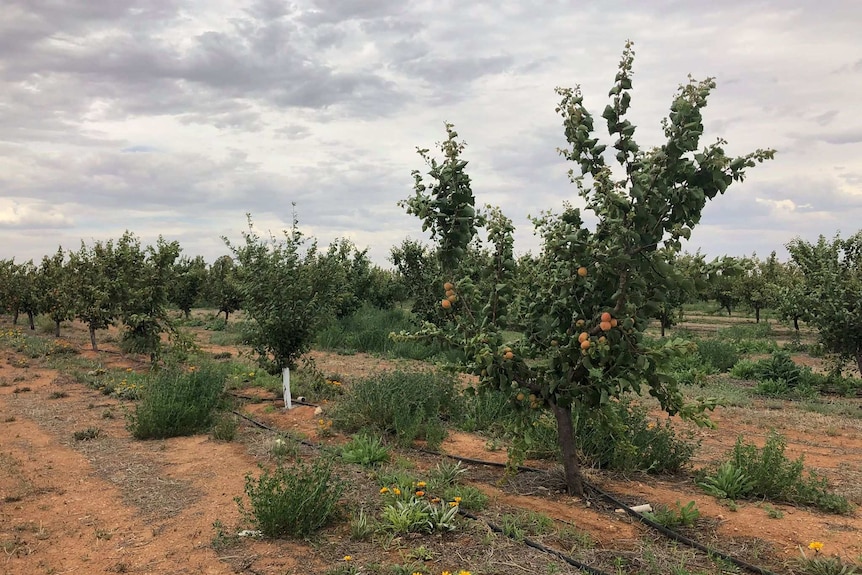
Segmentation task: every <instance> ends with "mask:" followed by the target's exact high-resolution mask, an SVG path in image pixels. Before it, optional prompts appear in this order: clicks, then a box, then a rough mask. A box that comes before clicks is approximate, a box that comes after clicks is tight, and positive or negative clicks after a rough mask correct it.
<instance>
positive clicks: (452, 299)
mask: <svg viewBox="0 0 862 575" xmlns="http://www.w3.org/2000/svg"><path fill="white" fill-rule="evenodd" d="M446 300H447V301H450V302H452V303H455V302H456V301H458V296H456V295H455V294H452V295H450V296H448V297H447V298H446Z"/></svg>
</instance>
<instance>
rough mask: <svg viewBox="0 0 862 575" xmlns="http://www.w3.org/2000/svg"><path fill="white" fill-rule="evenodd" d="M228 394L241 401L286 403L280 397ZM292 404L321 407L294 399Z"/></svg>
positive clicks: (229, 392)
mask: <svg viewBox="0 0 862 575" xmlns="http://www.w3.org/2000/svg"><path fill="white" fill-rule="evenodd" d="M227 394H228V395H230V396H231V397H236V398H239V399H248V400H250V401H260V402H263V401H284V400H283V399H282V398H280V397H269V398H268V397H256V396H254V395H243V394H241V393H234V392H232V391H228V392H227ZM291 402H292V403H296V404H298V405H305V406H308V407H320V406H319V405H317V404H316V403H309V402H307V401H304V400H302V399H292V400H291Z"/></svg>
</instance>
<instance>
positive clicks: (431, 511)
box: [428, 501, 458, 533]
mask: <svg viewBox="0 0 862 575" xmlns="http://www.w3.org/2000/svg"><path fill="white" fill-rule="evenodd" d="M457 516H458V505H449V504H448V503H446V502H445V501H440V502H438V503H436V504H434V503H428V524H429V526H430V530H431V531H432V532H438V533H444V532H447V531H454V530H455V529H456V528H457V527H458V525H457V523H456V522H455V518H456V517H457Z"/></svg>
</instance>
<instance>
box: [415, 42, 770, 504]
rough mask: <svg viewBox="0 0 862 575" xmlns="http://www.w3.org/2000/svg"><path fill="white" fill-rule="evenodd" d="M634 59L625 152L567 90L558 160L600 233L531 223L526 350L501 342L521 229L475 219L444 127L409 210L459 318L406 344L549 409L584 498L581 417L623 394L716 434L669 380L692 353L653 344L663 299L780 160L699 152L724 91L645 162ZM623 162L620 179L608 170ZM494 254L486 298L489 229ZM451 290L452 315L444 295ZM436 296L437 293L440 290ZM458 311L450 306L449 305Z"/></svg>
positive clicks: (614, 120)
mask: <svg viewBox="0 0 862 575" xmlns="http://www.w3.org/2000/svg"><path fill="white" fill-rule="evenodd" d="M633 60H634V52H633V50H632V45H631V43H627V44H626V47H625V50H624V52H623V56H622V60H621V62H620V65H619V70H618V72H617V75H616V79H615V82H614V85H613V87H612V88H611V90H610V98H611V103H610V104H608V105H607V106H606V107H605V109H604V112H603V113H602V116H601V117H602V118H603V119H604V120H605V121H606V123H607V128H608V133H609V135H610V138H611V141H613V142H614V143H613V144H612V146H611V147H610V148H609V147H608V146H607V145H604V144H601V143H599V139H598V138H597V137H595V136H594V134H593V133H594V131H595V130H594V117H593V115H592V114H591V113H590V112H589V111H588V110H587V108H586V107H585V106H584V103H583V96H582V94H581V91H580V89H579V88H575V89H569V88H558V89H557V93H558V95H559V96H560V98H561V100H560V103H559V105H558V107H557V112H558V113H559V114H560V115H561V116H562V120H563V129H564V134H565V138H566V141H567V142H568V146H567V147H566V148H564V149H561V150H559V152H560V154H561V155H562V156H563V157H565V158H566V159H567V160H569V161H571V162H573V163H574V164H575V168H573V169H572V170H570V172H569V175H570V178H571V180H572V182H573V183H574V184H575V185H576V186H577V188H578V195H579V196H580V197H581V198H582V201H583V202H584V203H585V208H586V209H587V210H589V211H591V212H593V213H594V214H595V216H596V217H597V220H598V222H597V223H596V224H595V226H594V227H592V228H590V227H588V226H587V225H585V223H584V220H583V219H582V216H581V210H580V209H578V208H576V207H574V206H573V205H571V204H568V203H567V204H566V205H565V206H564V208H563V210H562V212H561V213H558V214H556V213H551V212H545V213H544V214H542V215H541V216H540V217H537V218H534V219H533V222H534V225H535V226H536V230H537V233H538V234H539V235H540V236H541V238H542V243H543V248H542V252H541V253H540V254H539V256H538V260H537V263H536V265H537V266H538V269H539V272H538V273H536V274H535V276H534V277H535V278H536V282H535V285H533V286H532V290H533V296H532V298H530V301H529V303H528V305H527V306H526V311H525V312H524V313H525V314H526V317H525V318H519V321H523V322H524V323H525V325H526V330H525V332H524V336H523V338H522V339H521V340H520V341H519V342H514V343H512V342H510V343H509V344H508V345H507V344H506V342H504V340H503V334H502V327H503V326H505V325H506V322H507V318H506V315H507V309H508V303H509V301H510V300H511V299H512V293H513V290H512V281H513V277H514V275H513V274H514V270H515V268H516V266H515V261H514V257H513V254H512V233H513V227H512V223H511V221H510V220H509V219H508V218H506V217H505V216H504V215H503V214H502V213H501V212H500V211H499V210H497V209H492V210H490V211H487V212H481V213H480V212H477V210H476V207H475V197H474V195H473V192H472V189H471V183H470V178H469V176H468V175H467V174H466V172H465V167H466V165H467V162H466V161H464V160H462V159H461V154H462V152H463V150H464V144H463V143H462V142H460V141H459V140H458V134H457V133H456V132H455V130H454V128H453V127H452V126H451V125H449V124H447V125H446V129H447V134H448V137H447V139H446V140H445V141H444V142H443V143H442V144H441V146H440V148H441V151H442V153H443V155H444V158H443V160H442V161H438V160H436V159H435V158H432V157H431V156H430V154H429V152H428V150H419V153H420V154H421V155H422V157H423V158H424V159H425V161H426V163H427V164H428V166H429V168H430V169H429V172H428V178H426V177H425V176H424V175H423V174H421V173H419V172H414V179H415V184H414V194H413V196H411V197H410V198H409V199H407V200H405V201H403V202H402V205H403V206H404V207H405V209H406V210H407V212H408V213H410V214H413V215H416V216H417V217H419V218H420V219H421V220H422V222H423V229H425V230H430V232H431V236H432V239H433V240H434V241H435V242H436V246H437V253H438V256H439V260H440V263H441V268H442V271H443V273H444V278H441V282H440V284H439V287H438V288H436V289H438V290H442V291H441V292H440V295H439V297H440V299H439V300H438V301H440V302H441V304H440V305H441V307H443V306H445V307H446V310H445V312H444V313H446V314H449V316H450V320H451V321H449V322H447V323H445V324H443V325H442V326H439V327H438V326H434V325H430V324H429V325H427V326H426V327H425V329H424V330H422V331H420V332H417V333H415V334H411V335H409V336H408V335H405V337H423V338H436V339H438V340H442V341H444V342H448V343H449V344H450V345H454V346H459V347H462V348H463V349H464V351H465V352H466V357H467V358H468V360H467V363H466V365H465V366H464V367H465V369H467V370H468V371H470V372H472V373H474V374H476V375H477V376H479V380H480V385H481V386H485V387H490V388H496V389H499V390H502V391H504V392H506V393H508V394H510V396H511V400H512V401H513V402H514V403H515V404H516V405H518V406H520V407H521V408H523V409H524V410H529V409H549V410H550V411H551V412H552V413H553V415H554V416H555V419H556V423H557V430H558V436H559V447H560V451H561V457H562V461H563V466H564V468H565V477H566V483H567V486H568V490H569V492H570V493H576V494H582V493H583V484H582V480H581V474H580V464H579V460H578V454H577V451H576V449H575V445H576V444H575V438H574V431H573V425H572V410H573V407H578V408H581V407H583V408H586V409H598V408H599V407H601V406H602V405H603V404H605V403H607V402H608V401H610V400H611V399H612V398H615V397H618V396H620V395H621V394H623V393H625V392H640V391H641V389H648V391H649V393H650V394H651V395H653V396H654V397H656V398H657V399H658V401H659V402H660V403H661V405H662V407H663V408H664V409H665V410H666V411H667V412H668V413H670V414H681V415H684V416H690V417H693V418H696V419H699V420H701V421H705V420H706V418H705V417H704V416H703V410H704V409H705V408H706V407H708V406H707V405H706V404H700V405H685V404H684V402H683V398H682V394H681V393H680V391H679V388H678V386H677V384H676V382H675V381H674V380H673V379H672V378H671V377H669V376H668V375H666V374H665V373H664V372H663V371H662V369H661V367H662V365H663V364H664V363H665V362H666V360H667V359H669V358H671V357H673V356H675V355H676V354H677V353H680V352H681V351H683V350H686V349H688V346H689V345H690V344H689V343H687V342H684V341H681V340H670V341H665V342H662V343H660V344H658V345H648V344H647V343H646V342H645V340H644V337H643V332H644V329H645V328H646V326H647V323H648V321H649V318H651V317H655V315H656V311H657V309H658V307H659V306H660V305H661V304H662V303H663V300H664V298H665V294H666V293H668V292H669V291H670V289H671V288H673V287H674V286H676V285H677V284H678V283H679V282H680V281H681V279H680V278H679V277H678V274H677V273H676V272H675V271H674V269H673V268H672V267H671V266H670V265H669V264H668V263H667V254H666V251H667V250H679V249H680V246H681V241H682V240H683V239H687V238H688V237H689V235H690V234H691V229H692V227H694V226H695V225H696V224H697V223H698V222H699V220H700V217H701V212H702V210H703V208H704V206H705V205H706V202H707V200H711V199H713V198H714V197H715V196H717V195H718V194H721V193H724V192H725V191H726V190H727V188H728V186H729V185H730V184H731V183H733V182H734V181H739V180H742V179H743V177H744V175H745V172H746V169H747V168H749V167H753V166H754V165H755V164H756V163H757V162H761V161H763V160H766V159H768V158H771V157H772V156H773V153H774V152H773V151H771V150H757V151H756V152H753V153H750V154H747V155H744V156H741V157H729V156H728V155H727V154H726V153H725V151H724V149H723V145H724V144H725V142H724V141H723V140H718V141H717V142H716V143H713V144H711V145H708V146H706V147H705V148H700V147H699V141H700V138H701V136H702V134H703V123H702V116H701V114H702V110H703V108H704V107H705V106H706V103H707V97H708V96H709V94H710V92H711V91H712V89H713V88H714V87H715V83H714V81H713V80H712V79H711V78H710V79H706V80H704V81H700V82H697V81H693V80H690V81H689V82H688V83H687V84H684V85H682V86H681V87H680V88H679V91H678V93H677V94H676V96H675V98H674V100H673V103H672V105H671V109H670V115H669V117H668V118H667V119H666V120H665V121H664V122H663V124H662V125H663V128H664V135H665V137H666V141H665V143H664V144H662V145H661V146H658V147H655V148H651V149H648V150H643V149H641V148H640V147H639V146H638V144H636V143H635V140H634V134H635V126H634V125H632V123H631V122H630V121H629V120H627V119H625V116H626V113H627V112H628V109H629V106H630V103H631V89H632V63H633ZM611 159H615V160H616V162H617V163H618V164H619V167H618V168H613V169H612V168H611V165H610V164H609V161H610V160H611ZM482 227H484V228H485V231H486V233H487V238H488V241H489V243H490V244H492V245H493V246H494V247H493V249H492V250H491V253H492V256H493V257H491V258H490V259H489V260H488V261H489V266H490V267H491V269H490V270H489V275H491V276H493V277H494V278H495V282H494V283H493V284H492V285H493V289H491V290H490V292H485V291H483V292H481V293H484V294H485V296H484V297H483V298H482V300H481V301H479V300H478V298H477V297H476V296H477V295H478V294H479V293H480V292H479V290H477V289H476V287H475V286H474V285H473V282H472V280H471V279H470V277H469V276H468V275H466V274H465V273H463V269H462V267H461V265H460V263H461V262H462V260H463V258H464V257H465V255H466V253H467V246H468V245H469V244H470V242H471V241H472V239H473V237H474V236H475V235H476V233H477V231H478V229H479V228H482ZM444 281H446V282H448V283H450V284H451V286H448V287H450V291H452V293H453V295H455V296H457V297H456V298H455V299H454V301H453V300H452V299H450V298H449V297H448V296H447V295H446V291H445V289H444V288H445V287H447V286H444V285H443V282H444ZM429 289H433V286H429ZM443 301H448V302H449V305H448V306H446V304H443V303H442V302H443Z"/></svg>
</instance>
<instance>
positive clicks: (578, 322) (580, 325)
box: [575, 319, 587, 327]
mask: <svg viewBox="0 0 862 575" xmlns="http://www.w3.org/2000/svg"><path fill="white" fill-rule="evenodd" d="M586 323H587V322H585V321H584V320H582V319H579V320H578V321H576V322H575V325H576V326H578V327H584V326H585V325H586Z"/></svg>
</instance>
